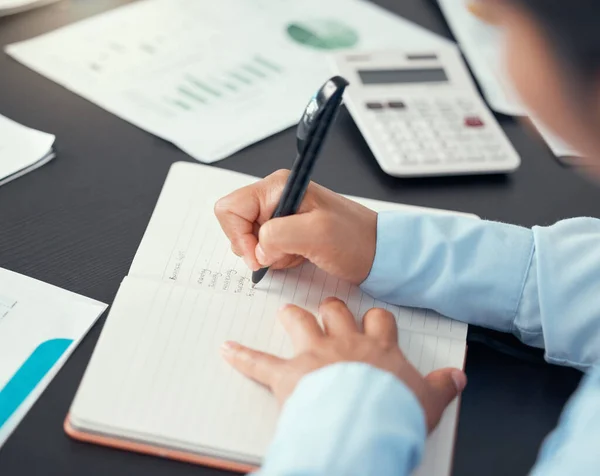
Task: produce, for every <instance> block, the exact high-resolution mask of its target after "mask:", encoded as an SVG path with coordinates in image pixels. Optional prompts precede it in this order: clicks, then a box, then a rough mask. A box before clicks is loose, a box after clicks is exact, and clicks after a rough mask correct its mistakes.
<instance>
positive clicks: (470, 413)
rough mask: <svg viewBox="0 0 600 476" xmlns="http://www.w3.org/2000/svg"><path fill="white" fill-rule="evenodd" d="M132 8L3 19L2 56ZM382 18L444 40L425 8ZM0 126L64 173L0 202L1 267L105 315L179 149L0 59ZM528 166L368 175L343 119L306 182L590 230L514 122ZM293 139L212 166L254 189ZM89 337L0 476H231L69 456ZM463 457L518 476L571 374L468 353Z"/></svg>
mask: <svg viewBox="0 0 600 476" xmlns="http://www.w3.org/2000/svg"><path fill="white" fill-rule="evenodd" d="M121 3H125V2H122V1H118V0H94V1H89V0H72V1H70V2H69V1H66V0H65V1H62V2H59V3H58V4H55V5H53V6H50V7H46V8H43V9H40V10H37V11H33V12H30V13H27V14H23V15H19V16H16V17H12V18H7V19H0V45H6V44H8V43H11V42H14V41H18V40H24V39H26V38H29V37H32V36H35V35H37V34H40V33H43V32H46V31H50V30H52V29H54V28H56V27H59V26H62V25H65V24H67V23H70V22H73V21H75V20H78V19H80V18H83V17H86V16H89V15H92V14H94V13H97V12H99V11H102V10H105V9H109V8H111V7H113V6H116V5H118V4H121ZM379 3H381V4H383V5H384V6H386V7H388V8H389V9H390V10H393V11H396V12H398V13H400V14H402V15H404V16H405V17H407V18H410V19H412V20H414V21H416V22H418V23H420V24H422V25H423V26H425V27H427V28H430V29H431V30H433V31H436V32H439V33H441V34H444V35H448V34H449V33H448V29H447V27H446V26H445V23H444V21H443V18H442V17H441V15H440V14H439V12H438V11H437V10H436V8H435V6H434V5H433V2H429V1H427V0H403V1H402V2H397V1H394V0H385V1H380V2H379ZM0 113H2V114H4V115H7V116H9V117H11V118H13V119H15V120H17V121H20V122H22V123H24V124H26V125H28V126H31V127H35V128H38V129H40V130H43V131H47V132H51V133H53V134H55V135H56V136H57V142H56V149H57V152H58V158H57V159H56V160H55V161H53V162H52V163H50V164H48V165H46V166H44V167H43V168H41V169H40V170H38V171H36V172H34V173H31V174H29V175H27V176H25V177H23V178H20V179H18V180H16V181H15V182H12V183H10V184H8V185H6V186H3V187H0V266H2V267H5V268H8V269H11V270H14V271H17V272H20V273H23V274H26V275H28V276H32V277H35V278H38V279H41V280H44V281H47V282H49V283H52V284H55V285H57V286H60V287H63V288H66V289H69V290H71V291H75V292H78V293H81V294H84V295H86V296H90V297H92V298H95V299H99V300H101V301H104V302H107V303H110V302H112V299H113V297H114V295H115V293H116V291H117V288H118V286H119V283H120V282H121V279H122V278H123V276H125V275H126V273H127V270H128V268H129V265H130V262H131V260H132V258H133V256H134V253H135V251H136V249H137V246H138V244H139V242H140V239H141V237H142V233H143V231H144V229H145V227H146V224H147V223H148V219H149V217H150V214H151V212H152V209H153V207H154V204H155V201H156V199H157V197H158V193H159V191H160V189H161V186H162V183H163V180H164V178H165V175H166V173H167V170H168V168H169V166H170V165H171V163H173V162H175V161H178V160H191V159H190V158H189V157H187V156H186V155H185V154H184V153H182V152H181V151H179V150H177V149H176V148H175V147H173V146H172V145H170V144H168V143H166V142H164V141H162V140H160V139H158V138H156V137H153V136H152V135H150V134H148V133H146V132H143V131H141V130H139V129H137V128H135V127H133V126H131V125H130V124H128V123H126V122H123V121H122V120H120V119H118V118H117V117H115V116H113V115H111V114H109V113H108V112H106V111H104V110H102V109H100V108H98V107H96V106H94V105H92V104H91V103H89V102H87V101H85V100H84V99H82V98H80V97H78V96H76V95H74V94H72V93H70V92H68V91H67V90H65V89H63V88H61V87H60V86H58V85H56V84H54V83H52V82H51V81H49V80H46V79H44V78H43V77H41V76H39V75H37V74H36V73H34V72H32V71H30V70H28V69H27V68H25V67H23V66H21V65H19V64H18V63H16V62H14V61H13V60H11V59H10V58H9V57H8V56H6V55H4V54H1V55H0ZM502 123H503V125H504V126H505V129H506V131H507V133H508V134H509V136H510V139H511V140H512V141H513V143H514V145H515V146H516V148H517V150H518V151H519V153H520V154H521V156H522V158H523V165H522V167H521V168H520V169H519V170H518V171H517V173H515V174H514V175H512V176H510V177H475V178H460V179H457V178H446V179H428V180H410V181H409V180H397V179H393V178H391V177H389V176H387V175H385V174H384V173H383V172H382V171H381V170H380V169H379V168H378V166H377V164H376V162H375V161H374V159H373V157H372V155H371V153H370V152H369V149H368V148H367V146H366V145H365V143H364V141H363V140H362V138H361V135H360V133H359V132H358V130H357V128H356V127H355V126H354V124H353V122H352V120H351V118H350V117H349V115H348V114H346V113H343V114H341V117H340V120H339V122H338V125H337V127H336V128H335V131H334V132H333V134H332V135H331V139H330V141H329V143H328V146H327V150H326V158H325V159H324V160H322V161H321V163H320V164H319V167H318V170H317V171H316V174H315V179H316V180H317V181H318V182H320V183H322V184H323V185H325V186H328V187H330V188H333V189H334V190H336V191H338V192H343V193H351V194H355V195H363V196H366V197H370V198H376V199H381V200H390V201H397V202H405V203H411V204H415V205H423V206H431V207H442V208H449V209H456V210H462V211H466V212H472V213H476V214H478V215H479V216H481V217H483V218H489V219H494V220H501V221H507V222H512V223H516V224H520V225H525V226H532V225H534V224H540V225H544V224H550V223H552V222H554V221H556V220H559V219H562V218H566V217H571V216H576V215H589V216H594V215H595V214H596V213H597V210H598V208H597V204H598V203H599V202H600V189H596V188H595V187H594V186H593V185H592V184H590V183H588V182H587V181H585V180H584V179H582V178H581V177H579V176H577V174H575V173H574V172H572V171H570V170H567V169H564V168H562V167H561V166H560V165H559V164H558V163H557V162H556V160H555V159H554V158H553V157H552V156H551V155H550V154H549V152H548V151H547V150H546V148H545V146H544V145H543V144H542V143H540V142H538V141H537V140H536V139H534V138H533V137H531V136H530V135H528V133H527V131H526V130H525V129H524V128H523V127H521V126H520V125H518V124H516V123H514V122H513V121H512V120H511V119H508V118H504V119H502ZM292 150H294V134H293V132H292V131H291V130H288V131H286V132H284V133H281V134H278V135H276V136H274V137H271V138H269V139H268V140H265V141H263V142H261V143H259V144H256V145H254V146H252V147H249V148H248V149H246V150H244V151H242V152H240V153H238V154H236V155H235V156H233V157H231V158H229V159H227V160H224V161H222V162H219V163H218V164H217V166H219V167H224V168H228V169H235V170H239V171H242V172H247V173H251V174H254V175H260V176H263V175H266V174H268V173H270V172H272V171H273V170H275V169H277V168H281V167H287V166H289V165H290V161H291V160H292V152H291V151H292ZM100 327H101V326H100V325H97V326H96V327H95V328H94V329H93V331H92V332H91V333H90V334H89V335H88V337H87V338H86V339H85V341H84V342H83V344H82V345H81V346H80V347H79V349H78V350H77V351H76V352H75V354H74V355H73V357H72V358H71V359H70V360H69V362H68V363H67V365H65V367H64V368H63V370H62V371H61V372H60V373H59V375H58V376H57V377H56V378H55V379H54V381H53V382H52V384H51V385H50V386H49V388H48V389H47V391H46V392H45V393H44V395H43V396H42V398H41V399H40V400H39V401H38V403H37V404H36V405H35V406H34V407H33V409H32V410H31V411H30V412H29V414H28V415H27V417H26V418H25V420H24V421H23V422H22V424H21V425H20V426H19V428H18V429H17V430H16V431H15V433H14V434H13V436H12V437H11V438H10V439H9V440H8V442H7V443H6V445H5V446H4V447H3V448H2V450H0V474H1V475H2V476H12V475H45V476H51V475H61V476H67V475H80V474H86V475H88V476H96V475H97V476H105V475H107V474H111V475H113V476H119V475H123V476H125V475H127V476H130V475H134V474H143V475H148V476H150V475H152V476H155V475H156V476H158V475H169V476H179V475H181V476H183V475H199V474H202V475H209V474H225V473H224V472H220V471H216V470H211V469H207V468H201V467H194V466H190V465H186V464H180V463H175V462H171V461H167V460H161V459H158V458H151V457H146V456H139V455H135V454H129V453H124V452H120V451H113V450H109V449H104V448H100V447H95V446H91V445H85V444H81V443H76V442H73V441H71V440H70V439H68V438H67V437H66V436H65V435H64V433H63V431H62V422H63V419H64V416H65V414H66V412H67V409H68V407H69V405H70V403H71V400H72V398H73V395H74V393H75V390H76V388H77V385H78V383H79V380H80V378H81V376H82V374H83V371H84V369H85V366H86V364H87V362H88V359H89V357H90V354H91V352H92V350H93V347H94V344H95V342H96V339H97V338H98V335H99V332H100ZM466 371H467V374H468V376H469V379H470V383H469V386H468V387H467V390H466V392H465V393H464V396H463V400H462V407H461V418H460V425H459V428H458V439H457V446H456V458H455V466H454V474H456V475H477V476H479V475H481V474H485V475H487V476H494V475H511V476H512V475H519V474H526V473H527V470H528V468H530V467H531V465H532V464H533V462H534V459H535V457H536V453H537V450H538V447H539V445H540V443H541V441H542V439H543V437H544V435H545V434H546V433H547V432H548V431H549V430H550V429H551V428H552V427H553V426H554V425H555V423H556V421H557V417H558V415H559V412H560V410H561V408H562V405H563V404H564V402H565V400H566V399H567V398H568V396H569V395H570V393H571V392H572V391H573V389H574V388H575V386H576V384H577V381H578V379H579V375H578V373H577V372H575V371H572V370H568V369H563V368H558V367H552V366H549V365H536V364H530V363H525V362H522V361H519V360H516V359H514V358H512V357H508V356H505V355H503V354H499V353H497V352H494V351H492V350H490V349H488V348H487V347H483V346H481V345H478V344H471V345H470V347H469V353H468V360H467V368H466Z"/></svg>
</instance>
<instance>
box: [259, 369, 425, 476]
mask: <svg viewBox="0 0 600 476" xmlns="http://www.w3.org/2000/svg"><path fill="white" fill-rule="evenodd" d="M426 436H427V430H426V424H425V416H424V412H423V410H422V408H421V405H420V404H419V402H418V400H417V398H416V397H415V395H414V394H413V393H412V391H411V390H410V389H409V388H408V387H407V386H406V385H405V384H404V383H403V382H401V381H400V380H399V379H398V378H396V377H395V376H394V375H392V374H391V373H388V372H385V371H383V370H380V369H377V368H375V367H371V366H369V365H367V364H362V363H358V362H352V363H349V362H345V363H339V364H334V365H330V366H327V367H325V368H322V369H320V370H317V371H315V372H312V373H310V374H309V375H307V376H306V377H304V378H303V379H302V380H301V381H300V383H299V384H298V386H297V387H296V389H295V391H294V393H293V394H292V396H291V397H290V398H289V399H288V401H287V403H286V404H285V405H284V408H283V410H282V414H281V416H280V420H279V424H278V428H277V431H276V435H275V438H274V440H273V443H272V444H271V447H270V449H269V451H268V453H267V456H266V458H265V461H264V463H263V467H262V469H261V471H260V474H262V475H267V474H268V475H271V474H273V475H275V474H277V475H287V474H294V475H298V474H302V475H317V474H318V475H321V474H322V475H328V476H337V475H364V474H377V475H380V476H385V475H388V474H389V475H392V474H393V475H397V476H400V475H405V474H406V475H408V474H410V473H411V472H412V470H413V469H414V468H416V466H417V465H418V464H419V463H420V460H421V457H422V454H423V451H424V446H425V439H426Z"/></svg>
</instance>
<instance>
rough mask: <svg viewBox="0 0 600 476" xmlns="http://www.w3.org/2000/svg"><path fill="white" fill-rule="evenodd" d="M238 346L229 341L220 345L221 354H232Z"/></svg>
mask: <svg viewBox="0 0 600 476" xmlns="http://www.w3.org/2000/svg"><path fill="white" fill-rule="evenodd" d="M238 347H239V346H238V344H237V343H236V342H232V341H230V340H228V341H225V342H223V343H222V344H221V353H222V354H223V355H225V356H227V355H231V354H233V353H234V352H235V351H236V350H237V349H238Z"/></svg>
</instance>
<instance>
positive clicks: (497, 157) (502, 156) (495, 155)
mask: <svg viewBox="0 0 600 476" xmlns="http://www.w3.org/2000/svg"><path fill="white" fill-rule="evenodd" d="M487 158H489V159H490V160H493V161H494V162H500V161H502V160H506V158H507V156H506V154H504V153H503V152H496V153H493V154H489V155H488V156H487Z"/></svg>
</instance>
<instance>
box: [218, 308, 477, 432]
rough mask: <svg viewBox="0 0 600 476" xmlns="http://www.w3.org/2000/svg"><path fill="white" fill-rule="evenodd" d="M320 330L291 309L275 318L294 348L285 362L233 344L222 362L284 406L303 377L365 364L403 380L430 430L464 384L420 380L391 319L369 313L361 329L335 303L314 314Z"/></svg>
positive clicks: (456, 375) (440, 377)
mask: <svg viewBox="0 0 600 476" xmlns="http://www.w3.org/2000/svg"><path fill="white" fill-rule="evenodd" d="M319 314H320V315H321V317H322V319H323V327H324V328H323V329H322V328H321V327H320V326H319V324H318V322H317V320H316V318H315V316H313V315H312V314H311V313H309V312H308V311H305V310H303V309H301V308H299V307H297V306H294V305H287V306H285V307H283V308H282V309H281V310H280V311H279V318H280V319H281V322H282V324H283V326H284V327H285V329H286V331H287V333H288V334H289V336H290V338H291V341H292V344H293V346H294V349H295V352H296V356H295V357H294V358H292V359H289V360H286V359H281V358H279V357H275V356H273V355H269V354H265V353H263V352H258V351H255V350H251V349H248V348H246V347H243V346H241V345H239V344H237V343H234V342H226V343H225V344H223V348H222V352H223V356H224V358H225V359H226V360H227V361H228V362H229V363H230V364H231V365H232V366H233V367H235V368H236V369H237V370H238V371H240V372H241V373H242V374H244V375H246V376H247V377H249V378H251V379H253V380H255V381H257V382H258V383H260V384H262V385H265V386H266V387H267V388H269V390H271V392H273V394H274V395H275V397H276V398H277V400H278V401H279V403H281V404H283V403H284V402H285V400H286V399H287V398H288V397H289V396H290V395H291V393H292V392H293V391H294V388H295V387H296V385H297V384H298V382H299V381H300V379H301V378H302V377H304V376H305V375H306V374H309V373H310V372H312V371H314V370H317V369H320V368H321V367H325V366H327V365H330V364H334V363H337V362H364V363H366V364H369V365H372V366H373V367H377V368H379V369H382V370H385V371H387V372H390V373H391V374H393V375H395V376H396V377H398V379H400V380H402V381H403V382H404V383H405V384H406V385H407V386H408V387H409V388H410V389H411V390H412V391H413V392H414V394H415V395H416V397H417V399H418V400H419V402H420V403H421V405H422V406H423V409H424V411H425V416H426V420H427V427H428V429H429V431H431V430H433V428H435V426H436V425H437V424H438V422H439V420H440V418H441V416H442V413H443V412H444V410H445V409H446V407H447V406H448V405H449V404H450V402H451V401H452V400H454V398H455V397H456V396H457V395H458V394H460V392H462V390H463V389H464V388H465V385H466V383H467V380H466V376H465V374H464V373H463V372H462V371H461V370H458V369H451V368H448V369H441V370H436V371H434V372H431V373H430V374H429V375H427V376H425V377H423V376H422V375H421V374H420V373H419V372H418V371H417V370H416V369H415V368H414V367H413V366H412V365H411V364H410V363H409V362H408V361H407V360H406V358H405V357H404V355H403V354H402V351H401V350H400V348H399V347H398V330H397V327H396V321H395V320H394V316H393V315H392V314H391V313H389V312H388V311H385V310H384V309H377V308H374V309H371V310H370V311H368V312H367V313H366V314H365V316H364V319H363V326H362V327H363V329H362V330H361V329H360V328H359V326H358V324H357V323H356V320H355V319H354V316H353V315H352V313H351V312H350V310H349V309H348V307H347V306H346V305H345V304H344V303H343V302H342V301H340V300H338V299H335V298H329V299H326V300H325V301H324V302H323V303H322V304H321V307H320V309H319Z"/></svg>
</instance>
